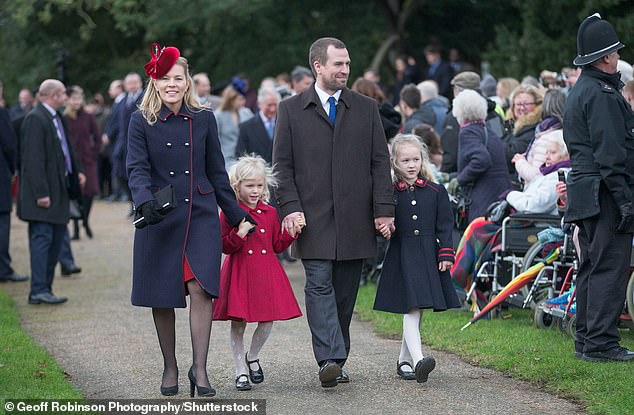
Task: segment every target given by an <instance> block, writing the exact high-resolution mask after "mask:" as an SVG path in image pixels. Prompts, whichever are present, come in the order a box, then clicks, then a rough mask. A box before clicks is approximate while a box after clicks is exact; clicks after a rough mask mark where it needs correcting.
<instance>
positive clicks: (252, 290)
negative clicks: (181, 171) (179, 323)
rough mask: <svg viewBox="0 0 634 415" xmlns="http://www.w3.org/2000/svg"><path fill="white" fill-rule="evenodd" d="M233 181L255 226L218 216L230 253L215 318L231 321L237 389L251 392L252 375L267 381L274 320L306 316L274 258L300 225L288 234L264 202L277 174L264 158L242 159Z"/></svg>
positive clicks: (254, 379) (224, 248)
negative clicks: (265, 353) (249, 330)
mask: <svg viewBox="0 0 634 415" xmlns="http://www.w3.org/2000/svg"><path fill="white" fill-rule="evenodd" d="M229 179H230V181H231V186H232V187H233V189H234V191H235V192H236V195H237V196H238V202H239V204H240V206H241V207H242V208H243V209H244V210H245V211H246V212H247V213H248V214H249V215H250V216H251V217H252V218H253V219H254V220H255V222H257V225H253V224H251V223H250V222H247V221H245V220H243V221H242V223H241V224H240V226H239V227H238V229H235V228H233V227H232V226H231V224H230V223H229V221H228V220H227V218H226V217H225V216H224V215H223V214H222V213H221V214H220V220H221V224H222V251H223V252H224V253H225V254H226V255H227V257H226V258H225V261H224V263H223V265H222V269H221V271H220V293H219V296H218V298H217V299H216V300H215V301H214V309H213V319H214V320H231V334H230V339H231V353H232V356H233V361H234V364H235V368H236V388H237V389H238V390H250V389H251V383H249V379H250V380H251V382H252V383H261V382H262V381H263V380H264V373H263V371H262V367H261V366H260V362H259V359H258V354H259V352H260V350H261V349H262V346H264V343H265V342H266V340H267V339H268V337H269V335H270V333H271V328H272V327H273V321H274V320H288V319H292V318H296V317H299V316H301V315H302V313H301V311H300V309H299V306H298V305H297V300H296V299H295V296H294V294H293V290H292V289H291V285H290V283H289V281H288V277H287V276H286V273H285V272H284V269H283V268H282V265H281V264H280V262H279V260H278V259H277V257H276V256H275V254H279V253H280V252H283V251H284V250H285V249H286V248H288V247H289V246H290V245H291V243H293V241H294V240H295V238H296V236H297V231H298V230H299V229H296V228H293V229H291V230H290V232H291V233H290V234H289V232H287V231H286V230H285V229H282V228H281V226H280V222H279V219H278V216H277V212H276V210H275V208H273V207H272V206H269V205H268V204H266V202H265V201H267V200H268V199H269V186H273V185H275V178H274V176H273V174H272V170H271V168H269V167H267V165H266V162H265V161H264V160H263V159H262V158H261V157H259V156H245V157H241V158H240V159H239V160H238V162H237V163H236V164H235V165H234V166H233V167H232V168H231V171H230V173H229ZM251 322H257V323H258V326H257V328H256V329H255V331H254V333H253V338H252V339H251V347H250V349H249V351H248V352H247V353H246V354H245V352H244V340H243V338H244V330H245V329H246V326H247V323H251ZM247 373H248V375H247Z"/></svg>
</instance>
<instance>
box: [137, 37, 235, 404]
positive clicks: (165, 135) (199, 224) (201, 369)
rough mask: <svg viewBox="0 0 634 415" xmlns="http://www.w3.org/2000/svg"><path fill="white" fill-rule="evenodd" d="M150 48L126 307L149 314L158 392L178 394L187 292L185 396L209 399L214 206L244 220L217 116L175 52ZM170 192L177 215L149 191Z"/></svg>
mask: <svg viewBox="0 0 634 415" xmlns="http://www.w3.org/2000/svg"><path fill="white" fill-rule="evenodd" d="M152 48H153V52H152V60H150V62H148V64H146V65H145V70H146V74H147V75H148V76H150V78H151V79H150V80H149V82H148V86H147V88H146V91H145V94H144V96H143V101H142V102H141V105H140V106H139V109H140V111H136V112H135V113H134V114H133V115H132V118H131V120H130V126H129V142H128V156H127V170H128V175H129V178H130V180H129V184H130V190H131V193H132V199H133V201H134V205H135V207H136V210H137V211H138V212H139V213H140V214H141V215H142V216H144V217H145V221H146V222H147V224H148V225H149V226H146V227H144V228H141V229H137V231H136V233H135V236H134V265H133V280H132V304H133V305H137V306H143V307H152V315H153V317H154V323H155V326H156V331H157V334H158V338H159V343H160V346H161V351H162V352H163V360H164V370H163V378H162V382H161V393H162V394H163V395H174V394H176V393H177V392H178V367H177V364H176V356H175V327H174V325H175V314H174V308H175V307H181V308H182V307H185V306H186V300H185V297H186V295H188V294H189V296H190V319H189V321H190V329H191V337H192V349H193V364H192V367H191V368H190V370H189V373H188V375H189V379H190V385H191V394H192V396H193V392H194V389H195V388H197V389H198V395H199V396H200V395H204V396H213V395H214V394H215V390H214V389H213V388H212V387H211V386H210V384H209V379H208V377H207V371H206V366H207V353H208V349H209V338H210V335H211V321H212V320H211V319H212V298H215V297H217V296H218V286H219V278H220V256H221V252H222V246H221V235H220V221H219V218H218V205H219V206H220V207H221V208H222V210H223V211H224V213H225V214H226V215H227V217H228V218H229V221H230V223H232V224H235V225H237V224H239V223H240V222H241V221H242V220H243V218H244V217H245V212H244V211H243V210H242V209H241V208H240V207H239V206H238V203H237V201H236V198H235V194H234V193H233V190H232V189H231V187H230V185H229V179H228V178H227V174H226V172H225V165H224V159H223V157H222V153H221V150H220V143H219V141H218V133H217V131H218V129H217V127H216V120H215V118H214V115H213V113H212V112H211V111H209V110H207V109H205V108H201V107H200V105H199V104H198V101H197V100H196V96H195V95H194V91H193V83H192V79H191V77H190V75H189V71H188V65H187V60H186V59H185V58H183V57H180V52H179V51H178V49H176V48H174V47H167V48H163V49H162V50H160V49H159V47H158V45H156V44H154V45H152ZM155 48H156V49H155ZM168 185H172V186H173V187H174V190H175V194H176V202H177V207H176V209H175V210H174V211H172V212H170V213H168V214H166V215H162V214H161V213H159V212H158V211H157V203H156V200H155V199H154V193H155V192H157V191H158V190H159V189H162V188H164V187H165V186H168Z"/></svg>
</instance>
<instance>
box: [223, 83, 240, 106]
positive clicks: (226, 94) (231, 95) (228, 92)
mask: <svg viewBox="0 0 634 415" xmlns="http://www.w3.org/2000/svg"><path fill="white" fill-rule="evenodd" d="M239 96H240V93H239V92H238V90H237V89H235V88H234V87H233V86H231V85H228V86H227V87H225V89H223V90H222V95H221V98H222V101H221V102H220V106H219V107H218V110H219V111H234V110H235V108H234V103H235V102H236V99H238V97H239Z"/></svg>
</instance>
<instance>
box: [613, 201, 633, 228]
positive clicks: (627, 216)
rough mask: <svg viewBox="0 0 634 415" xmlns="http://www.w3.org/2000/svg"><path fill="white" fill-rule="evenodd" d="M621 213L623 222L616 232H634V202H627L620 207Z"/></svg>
mask: <svg viewBox="0 0 634 415" xmlns="http://www.w3.org/2000/svg"><path fill="white" fill-rule="evenodd" d="M619 212H620V213H621V221H620V222H619V226H617V227H616V230H617V231H618V232H634V206H632V202H626V203H623V204H622V205H621V206H619Z"/></svg>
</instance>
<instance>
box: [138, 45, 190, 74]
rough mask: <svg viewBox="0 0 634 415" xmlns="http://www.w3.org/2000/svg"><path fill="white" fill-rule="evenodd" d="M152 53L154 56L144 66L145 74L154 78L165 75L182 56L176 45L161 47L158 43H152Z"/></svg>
mask: <svg viewBox="0 0 634 415" xmlns="http://www.w3.org/2000/svg"><path fill="white" fill-rule="evenodd" d="M150 53H151V54H152V58H151V59H150V61H149V62H148V63H146V64H145V66H144V67H143V68H145V74H146V75H147V76H149V77H150V78H152V79H159V78H162V77H163V76H165V74H166V73H168V72H169V71H170V69H172V66H174V64H175V63H176V60H177V59H178V58H179V56H181V52H180V51H179V50H178V49H177V48H175V47H174V46H167V47H164V48H161V46H160V45H159V44H158V43H152V46H151V47H150Z"/></svg>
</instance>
